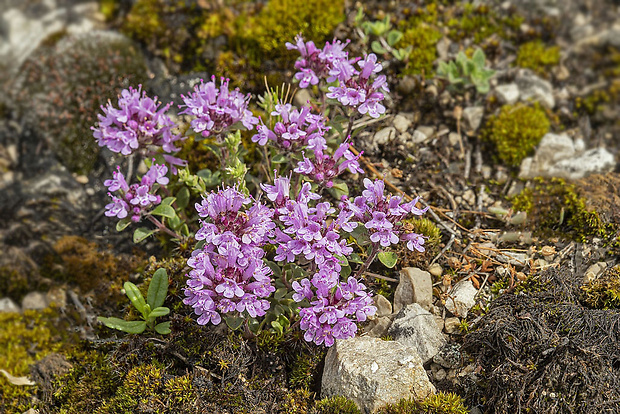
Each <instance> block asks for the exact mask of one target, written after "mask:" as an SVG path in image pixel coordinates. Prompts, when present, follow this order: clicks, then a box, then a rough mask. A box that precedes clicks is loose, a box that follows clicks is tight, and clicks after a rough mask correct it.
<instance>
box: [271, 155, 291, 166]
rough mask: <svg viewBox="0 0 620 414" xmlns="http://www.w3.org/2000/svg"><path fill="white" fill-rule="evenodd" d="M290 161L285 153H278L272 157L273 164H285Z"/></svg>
mask: <svg viewBox="0 0 620 414" xmlns="http://www.w3.org/2000/svg"><path fill="white" fill-rule="evenodd" d="M287 161H288V158H287V157H286V156H285V155H284V154H276V155H274V156H273V157H272V158H271V162H272V163H273V164H284V163H285V162H287Z"/></svg>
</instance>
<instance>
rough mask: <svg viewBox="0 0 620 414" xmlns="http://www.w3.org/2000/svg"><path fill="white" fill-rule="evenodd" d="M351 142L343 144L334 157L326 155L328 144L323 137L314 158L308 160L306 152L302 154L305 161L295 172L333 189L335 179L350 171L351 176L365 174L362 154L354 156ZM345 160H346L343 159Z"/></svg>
mask: <svg viewBox="0 0 620 414" xmlns="http://www.w3.org/2000/svg"><path fill="white" fill-rule="evenodd" d="M350 146H351V144H350V143H349V142H343V143H342V144H340V146H339V147H338V148H337V149H336V151H334V153H333V155H329V154H326V153H325V152H324V151H325V150H327V144H326V143H325V139H324V138H323V137H320V138H317V139H316V144H315V145H314V148H312V149H313V150H314V152H313V154H314V157H312V158H307V157H306V154H305V152H302V157H303V160H301V161H299V163H298V164H297V168H295V169H294V170H293V171H295V172H296V173H299V174H304V175H306V176H307V177H308V178H310V179H311V180H313V181H314V182H316V183H317V184H319V185H321V186H325V187H327V188H331V187H332V186H333V185H334V182H333V178H334V177H337V176H339V175H340V174H342V173H343V172H344V171H345V170H348V171H349V172H350V173H351V174H356V173H362V174H363V173H364V170H362V168H361V167H360V164H359V161H358V160H359V158H360V157H361V156H362V153H359V154H358V155H354V154H353V153H352V152H351V151H350V150H349V147H350ZM342 158H344V159H342Z"/></svg>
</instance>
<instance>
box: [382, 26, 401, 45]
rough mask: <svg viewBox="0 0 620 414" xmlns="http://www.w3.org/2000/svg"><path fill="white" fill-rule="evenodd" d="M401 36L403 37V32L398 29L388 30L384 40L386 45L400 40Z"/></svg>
mask: <svg viewBox="0 0 620 414" xmlns="http://www.w3.org/2000/svg"><path fill="white" fill-rule="evenodd" d="M402 37H403V32H401V31H398V30H390V31H389V32H388V34H387V37H386V39H385V40H387V42H388V45H390V46H394V45H395V44H396V43H398V42H399V41H400V39H402Z"/></svg>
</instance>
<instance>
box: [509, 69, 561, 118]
mask: <svg viewBox="0 0 620 414" xmlns="http://www.w3.org/2000/svg"><path fill="white" fill-rule="evenodd" d="M515 81H516V83H517V86H518V87H519V95H520V97H521V100H522V101H530V100H533V101H536V102H540V104H541V105H543V106H545V107H547V108H549V109H553V107H554V106H555V98H554V97H553V87H552V86H551V83H549V82H548V81H546V80H544V79H542V78H539V77H538V76H536V75H535V74H534V73H533V72H532V71H531V70H528V69H522V70H520V71H519V74H518V75H517V78H516V79H515Z"/></svg>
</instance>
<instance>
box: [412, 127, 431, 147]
mask: <svg viewBox="0 0 620 414" xmlns="http://www.w3.org/2000/svg"><path fill="white" fill-rule="evenodd" d="M429 139H430V135H426V134H425V133H424V132H422V131H420V129H416V130H415V131H413V134H412V135H411V140H412V141H413V143H414V144H424V143H425V142H427V141H428V140H429Z"/></svg>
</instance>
